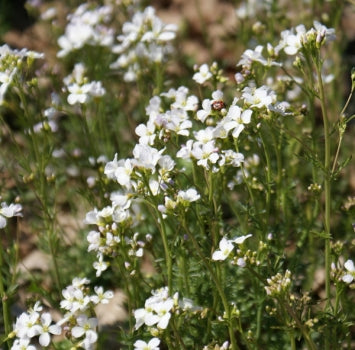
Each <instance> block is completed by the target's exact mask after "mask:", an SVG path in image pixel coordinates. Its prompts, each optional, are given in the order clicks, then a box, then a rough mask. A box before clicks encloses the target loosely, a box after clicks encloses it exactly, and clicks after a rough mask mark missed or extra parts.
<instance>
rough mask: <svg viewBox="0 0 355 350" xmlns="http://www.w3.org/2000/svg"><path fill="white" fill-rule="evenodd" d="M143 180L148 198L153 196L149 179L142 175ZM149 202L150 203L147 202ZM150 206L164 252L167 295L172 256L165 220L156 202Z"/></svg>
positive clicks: (170, 288)
mask: <svg viewBox="0 0 355 350" xmlns="http://www.w3.org/2000/svg"><path fill="white" fill-rule="evenodd" d="M143 181H144V183H145V186H146V188H148V191H149V194H150V198H155V197H154V195H153V193H152V190H151V189H150V186H149V181H147V178H146V176H143ZM147 202H148V203H149V201H147ZM149 204H151V203H149ZM152 207H153V208H154V210H155V212H156V214H157V216H158V219H157V220H156V222H157V226H158V228H159V232H160V236H161V239H162V242H163V247H164V254H165V261H166V269H167V275H168V290H169V295H171V293H172V292H173V289H172V288H173V264H172V258H171V254H170V249H169V244H168V237H167V232H166V226H165V220H164V218H163V216H162V214H161V212H160V211H159V210H158V208H157V203H153V204H152Z"/></svg>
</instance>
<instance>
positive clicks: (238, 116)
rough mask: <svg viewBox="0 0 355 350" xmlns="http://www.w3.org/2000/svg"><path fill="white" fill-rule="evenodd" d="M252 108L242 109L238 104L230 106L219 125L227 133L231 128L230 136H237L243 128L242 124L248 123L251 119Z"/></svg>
mask: <svg viewBox="0 0 355 350" xmlns="http://www.w3.org/2000/svg"><path fill="white" fill-rule="evenodd" d="M252 113H253V112H252V110H250V109H246V110H244V111H242V109H241V108H240V107H239V106H235V105H233V106H231V107H230V108H229V110H228V113H227V115H226V117H225V118H224V119H223V120H222V121H221V123H220V125H221V126H222V127H223V128H224V129H225V131H226V132H227V133H228V132H229V131H230V130H233V132H232V136H233V137H234V138H238V136H239V135H240V133H241V132H242V131H243V130H244V124H249V123H250V121H251V115H252Z"/></svg>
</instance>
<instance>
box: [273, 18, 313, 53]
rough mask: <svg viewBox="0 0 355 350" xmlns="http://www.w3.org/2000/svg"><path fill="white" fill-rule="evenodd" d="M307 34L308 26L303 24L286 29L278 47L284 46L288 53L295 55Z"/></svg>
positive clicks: (282, 33)
mask: <svg viewBox="0 0 355 350" xmlns="http://www.w3.org/2000/svg"><path fill="white" fill-rule="evenodd" d="M295 30H296V33H295ZM305 34H306V28H305V26H304V25H303V24H300V25H298V26H297V27H296V28H295V29H294V28H292V29H291V30H284V31H283V32H281V41H280V44H279V45H278V46H277V49H279V48H283V49H284V51H285V53H286V54H287V55H295V54H296V53H297V52H298V51H299V50H300V49H301V47H302V40H303V38H304V36H305Z"/></svg>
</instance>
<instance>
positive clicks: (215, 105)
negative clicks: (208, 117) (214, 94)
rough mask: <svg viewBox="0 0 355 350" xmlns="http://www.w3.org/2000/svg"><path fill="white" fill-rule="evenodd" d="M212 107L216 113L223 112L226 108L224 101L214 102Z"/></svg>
mask: <svg viewBox="0 0 355 350" xmlns="http://www.w3.org/2000/svg"><path fill="white" fill-rule="evenodd" d="M211 107H212V109H214V110H215V111H220V110H222V109H223V108H225V107H226V105H225V104H224V102H223V101H221V100H219V101H213V102H212V103H211Z"/></svg>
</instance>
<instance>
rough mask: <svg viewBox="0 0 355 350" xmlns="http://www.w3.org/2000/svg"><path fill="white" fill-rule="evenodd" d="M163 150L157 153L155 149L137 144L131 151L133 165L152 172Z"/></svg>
mask: <svg viewBox="0 0 355 350" xmlns="http://www.w3.org/2000/svg"><path fill="white" fill-rule="evenodd" d="M163 151H164V150H161V151H158V150H157V149H155V148H153V147H150V146H148V145H141V144H137V145H136V146H135V147H134V149H133V156H134V158H135V159H134V165H136V166H137V167H142V168H145V169H150V170H152V172H154V170H155V166H156V165H157V163H158V161H159V159H160V158H161V153H162V152H163Z"/></svg>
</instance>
